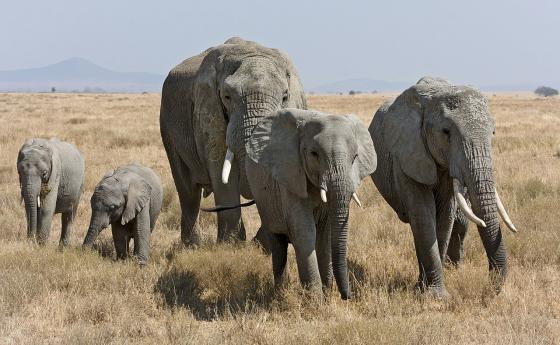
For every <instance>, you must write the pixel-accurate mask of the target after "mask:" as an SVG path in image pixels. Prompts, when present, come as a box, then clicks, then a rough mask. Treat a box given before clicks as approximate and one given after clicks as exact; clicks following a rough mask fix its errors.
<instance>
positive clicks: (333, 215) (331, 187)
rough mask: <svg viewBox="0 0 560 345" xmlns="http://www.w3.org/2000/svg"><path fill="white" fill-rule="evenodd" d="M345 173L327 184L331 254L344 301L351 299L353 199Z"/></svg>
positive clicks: (335, 275)
mask: <svg viewBox="0 0 560 345" xmlns="http://www.w3.org/2000/svg"><path fill="white" fill-rule="evenodd" d="M345 176H346V174H344V173H340V172H339V173H337V174H335V176H334V178H333V179H331V180H330V181H329V182H327V187H328V198H327V199H328V200H327V207H328V209H329V227H330V233H331V254H332V266H333V273H334V277H335V280H336V285H337V286H338V291H339V292H340V296H341V297H342V299H345V300H346V299H350V298H351V292H350V286H349V282H348V263H347V252H348V215H349V206H350V199H351V197H352V188H351V185H352V184H351V182H349V181H348V179H347V178H346V177H345Z"/></svg>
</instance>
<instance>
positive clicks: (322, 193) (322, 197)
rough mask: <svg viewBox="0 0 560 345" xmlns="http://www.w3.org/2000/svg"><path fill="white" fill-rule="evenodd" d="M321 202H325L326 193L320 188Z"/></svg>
mask: <svg viewBox="0 0 560 345" xmlns="http://www.w3.org/2000/svg"><path fill="white" fill-rule="evenodd" d="M321 200H323V202H327V191H326V190H324V189H323V188H321Z"/></svg>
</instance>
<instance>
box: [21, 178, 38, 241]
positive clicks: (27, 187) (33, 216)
mask: <svg viewBox="0 0 560 345" xmlns="http://www.w3.org/2000/svg"><path fill="white" fill-rule="evenodd" d="M40 191H41V179H40V178H39V177H36V178H34V177H30V176H27V177H25V178H24V179H23V183H22V191H21V194H22V196H23V201H24V203H25V214H26V216H27V238H30V239H34V238H35V236H36V234H37V217H38V211H39V208H40V205H39V202H40V201H39V194H40Z"/></svg>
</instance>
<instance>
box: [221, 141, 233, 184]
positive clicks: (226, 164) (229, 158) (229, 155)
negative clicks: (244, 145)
mask: <svg viewBox="0 0 560 345" xmlns="http://www.w3.org/2000/svg"><path fill="white" fill-rule="evenodd" d="M232 161H233V152H231V150H230V149H227V152H226V159H225V160H224V167H223V168H222V182H223V183H224V184H227V183H228V180H229V173H230V171H231V162H232Z"/></svg>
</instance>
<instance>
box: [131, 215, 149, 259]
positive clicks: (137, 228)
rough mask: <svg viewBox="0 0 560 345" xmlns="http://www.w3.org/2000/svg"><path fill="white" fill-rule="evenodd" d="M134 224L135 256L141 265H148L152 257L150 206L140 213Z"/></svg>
mask: <svg viewBox="0 0 560 345" xmlns="http://www.w3.org/2000/svg"><path fill="white" fill-rule="evenodd" d="M134 223H135V224H134V256H136V258H137V259H138V263H139V264H140V265H146V264H147V263H148V257H149V256H150V235H151V232H150V214H149V206H145V207H144V208H143V209H142V211H140V212H139V213H138V215H137V216H136V221H135V222H134Z"/></svg>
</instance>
